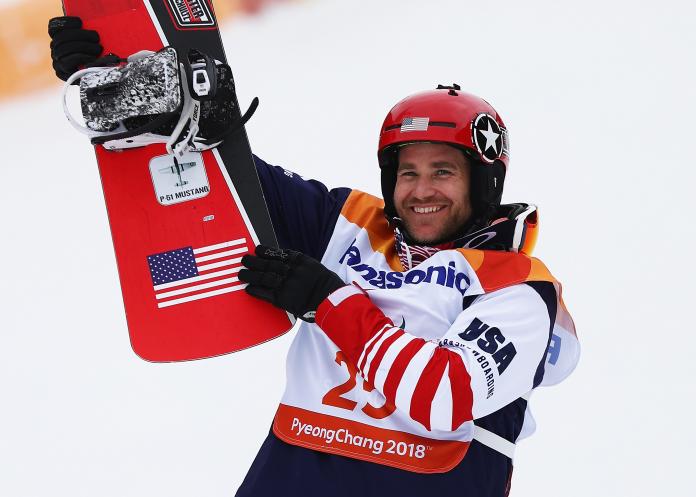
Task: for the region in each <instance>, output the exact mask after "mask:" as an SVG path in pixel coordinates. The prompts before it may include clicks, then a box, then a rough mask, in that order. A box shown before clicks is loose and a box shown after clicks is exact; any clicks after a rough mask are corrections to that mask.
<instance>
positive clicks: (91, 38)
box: [48, 16, 103, 81]
mask: <svg viewBox="0 0 696 497" xmlns="http://www.w3.org/2000/svg"><path fill="white" fill-rule="evenodd" d="M48 35H49V36H50V37H51V59H53V69H54V70H55V71H56V76H58V77H59V78H60V79H62V80H63V81H65V80H67V79H68V78H69V77H70V75H71V74H73V73H74V72H75V71H77V70H78V69H80V66H84V65H85V64H89V63H90V62H94V61H95V60H96V59H97V57H99V54H100V53H102V50H103V47H102V46H101V45H100V44H99V33H97V32H96V31H92V30H89V29H82V19H80V18H79V17H71V16H63V17H54V18H53V19H51V20H50V21H48Z"/></svg>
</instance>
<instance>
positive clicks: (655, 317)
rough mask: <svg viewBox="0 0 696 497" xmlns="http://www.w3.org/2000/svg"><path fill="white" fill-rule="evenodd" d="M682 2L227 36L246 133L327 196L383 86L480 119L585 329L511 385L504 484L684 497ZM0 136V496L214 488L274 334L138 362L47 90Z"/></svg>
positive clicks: (258, 26)
mask: <svg viewBox="0 0 696 497" xmlns="http://www.w3.org/2000/svg"><path fill="white" fill-rule="evenodd" d="M4 3H9V2H7V1H5V2H4ZM695 13H696V7H694V4H693V3H692V2H688V1H686V0H684V1H678V0H663V1H661V2H636V1H622V0H604V1H596V0H585V1H583V2H559V1H550V0H549V1H542V0H530V1H526V2H515V1H500V2H495V3H494V2H481V1H476V2H475V1H471V0H457V1H454V0H431V1H429V2H422V1H417V0H379V1H377V0H371V1H368V0H353V1H351V2H348V1H346V0H343V1H340V0H322V1H318V0H316V1H313V2H306V3H298V4H291V5H286V6H277V7H274V8H273V9H271V10H269V11H267V12H265V13H263V14H262V15H261V16H259V17H255V18H239V19H236V20H235V21H233V22H231V23H228V24H227V25H226V26H225V29H224V33H223V37H224V40H225V45H226V48H227V53H228V56H229V60H230V64H231V66H232V68H233V70H234V71H235V75H236V80H237V83H238V86H239V94H240V101H241V102H242V105H245V104H246V103H248V102H250V101H251V98H252V97H253V96H256V95H258V96H259V97H260V98H261V107H260V108H259V111H258V112H257V114H256V115H255V117H254V118H253V119H252V121H251V123H250V124H249V125H248V132H249V136H250V140H251V143H252V147H253V149H254V150H255V151H256V153H258V154H259V155H260V156H262V157H263V158H265V159H266V160H267V161H270V162H271V163H276V164H280V165H283V166H285V167H287V168H289V169H292V170H295V171H297V172H299V173H300V174H302V175H303V176H305V177H314V178H317V179H320V180H322V181H324V182H325V183H327V184H328V185H329V186H344V185H345V186H353V187H356V188H360V189H363V190H367V191H369V192H372V193H378V172H377V164H376V146H377V138H378V133H379V128H380V124H381V122H382V119H383V118H384V115H385V114H386V112H387V111H388V109H389V108H390V107H391V106H392V105H393V104H394V103H396V101H398V100H399V99H401V98H402V97H403V96H405V95H408V94H410V93H413V92H415V91H419V90H422V89H429V88H432V87H434V85H436V84H437V83H451V82H453V81H456V82H459V83H460V84H461V85H462V86H463V87H464V88H465V89H467V90H468V91H470V92H472V93H476V94H479V95H481V96H484V97H485V98H486V99H488V100H489V101H490V102H491V103H492V104H493V105H494V106H495V107H496V108H497V109H498V110H499V111H500V112H501V114H502V115H503V118H504V119H505V121H506V124H507V125H508V128H509V130H510V136H511V142H512V162H511V169H510V171H509V175H508V178H507V181H506V194H505V197H504V200H505V201H508V202H509V201H527V202H533V203H536V204H538V205H539V206H540V213H541V222H542V224H541V233H540V240H539V244H538V247H537V250H536V255H537V256H539V257H540V258H541V259H542V260H544V261H545V262H546V264H547V265H548V266H549V267H550V268H551V270H552V271H553V273H554V274H555V276H556V277H557V278H559V279H560V280H561V281H563V282H564V284H565V294H564V295H565V300H566V303H567V304H568V306H569V308H570V310H571V312H572V313H573V315H574V317H575V321H576V325H577V328H578V333H579V336H580V339H581V343H582V345H583V356H582V358H581V362H580V365H579V367H578V369H577V370H576V371H575V373H574V374H573V375H572V376H571V377H570V378H569V379H568V380H567V381H566V382H564V383H562V384H561V385H560V386H557V387H553V388H549V389H543V390H540V391H538V392H537V393H536V394H535V396H534V398H533V401H532V407H533V410H534V413H535V416H536V419H537V422H538V426H539V428H538V431H537V433H536V434H535V435H534V436H533V437H532V438H531V439H528V440H526V441H524V442H522V443H521V444H520V446H519V447H518V452H517V457H516V464H515V473H514V477H513V490H512V495H513V496H516V497H520V496H534V497H542V496H558V495H563V496H568V497H570V496H582V497H586V496H587V495H602V496H604V495H607V496H609V495H619V494H621V495H631V496H654V495H658V494H659V495H687V494H690V489H691V487H692V486H693V485H692V478H691V474H690V472H691V471H692V459H693V455H692V449H693V446H694V443H696V436H695V435H694V433H695V432H694V429H693V428H692V423H693V421H692V418H691V416H690V414H691V411H693V408H694V393H695V390H696V389H694V386H693V383H692V381H693V379H694V377H695V374H694V373H696V367H695V366H694V364H693V362H692V357H693V350H694V349H695V348H696V338H695V334H694V331H695V329H694V328H695V327H694V324H693V307H692V306H693V300H694V297H696V293H695V292H694V289H693V284H692V280H693V279H694V277H695V276H696V271H695V268H694V262H693V256H692V252H693V247H694V244H695V243H696V230H695V228H694V222H693V215H691V214H689V211H688V209H687V202H688V200H689V199H690V198H691V195H690V193H691V189H692V186H693V184H694V182H695V181H696V174H695V173H694V167H695V166H696V164H695V163H694V159H693V157H692V156H691V154H690V151H691V148H692V145H690V144H691V143H692V134H693V132H692V129H693V125H692V123H691V119H690V118H691V117H692V116H693V115H694V114H695V113H696V77H695V71H696V68H695V67H694V57H693V53H692V51H691V50H692V47H693V46H696V35H695V34H694V33H695V32H696V30H695V27H696V26H694V24H695V23H694V18H695V17H694V14H695ZM47 43H48V41H47ZM0 126H1V129H2V137H3V142H4V147H3V160H2V162H1V163H0V178H2V184H3V187H2V193H1V194H0V239H1V240H2V243H1V244H0V260H1V261H2V273H1V276H0V354H2V358H1V359H0V495H2V496H6V497H29V496H32V497H34V496H42V497H43V496H71V497H78V496H90V497H91V496H94V495H99V496H102V497H110V496H114V497H115V496H118V497H125V496H133V497H139V496H146V495H151V496H159V495H162V496H164V495H166V496H169V497H175V496H189V495H205V496H211V497H213V496H229V495H233V494H234V491H235V489H236V488H237V487H238V486H239V484H240V483H241V481H242V479H243V477H244V475H245V473H246V471H247V469H248V467H249V465H250V464H251V461H252V460H253V458H254V456H255V454H256V451H257V449H258V447H259V446H260V444H261V442H262V440H263V439H264V437H265V435H266V433H267V431H268V428H269V426H270V423H271V420H272V416H273V413H274V411H275V407H276V405H277V401H278V400H279V398H280V395H281V393H282V389H283V385H284V356H285V352H286V350H287V348H288V345H289V343H290V340H291V338H292V333H290V334H288V335H286V336H285V337H283V338H281V339H278V340H275V341H273V342H271V343H268V344H266V345H264V346H262V347H257V348H255V349H253V350H248V351H245V352H241V353H238V354H235V355H232V356H226V357H221V358H216V359H211V360H205V361H198V362H192V363H184V364H167V365H161V364H160V365H158V364H149V363H146V362H144V361H142V360H140V359H138V358H137V357H136V356H135V354H133V353H132V351H131V350H130V345H129V342H128V335H127V330H126V325H125V319H124V315H123V307H122V301H121V296H120V291H119V288H118V280H117V273H116V266H115V259H114V256H113V252H112V245H111V239H110V235H109V230H108V224H107V218H106V212H105V209H104V205H103V199H102V194H101V187H100V183H99V177H98V174H97V169H96V167H95V165H94V162H93V151H92V148H91V147H90V146H89V144H88V143H87V141H86V139H85V138H84V137H82V136H81V135H78V134H77V133H75V132H74V131H73V130H72V128H71V127H70V126H69V125H68V123H67V122H66V121H65V119H64V117H63V116H62V113H61V109H60V104H59V89H58V88H57V87H56V88H54V89H52V90H50V91H47V92H45V93H43V94H37V95H32V96H29V97H25V98H22V99H20V100H15V101H13V102H10V103H5V104H3V105H2V106H1V107H0ZM689 330H691V331H689ZM329 492H330V490H328V489H327V494H328V493H329Z"/></svg>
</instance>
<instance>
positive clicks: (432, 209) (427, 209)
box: [413, 206, 442, 214]
mask: <svg viewBox="0 0 696 497" xmlns="http://www.w3.org/2000/svg"><path fill="white" fill-rule="evenodd" d="M440 209H442V206H439V207H414V208H413V210H414V211H416V213H418V214H429V213H431V212H437V211H439V210H440Z"/></svg>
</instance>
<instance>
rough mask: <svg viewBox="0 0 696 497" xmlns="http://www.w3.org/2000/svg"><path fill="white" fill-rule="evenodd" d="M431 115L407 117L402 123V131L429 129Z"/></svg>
mask: <svg viewBox="0 0 696 497" xmlns="http://www.w3.org/2000/svg"><path fill="white" fill-rule="evenodd" d="M428 122H430V118H429V117H406V118H404V120H403V121H402V123H401V132H402V133H405V132H407V131H428Z"/></svg>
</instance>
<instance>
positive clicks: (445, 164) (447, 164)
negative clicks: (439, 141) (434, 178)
mask: <svg viewBox="0 0 696 497" xmlns="http://www.w3.org/2000/svg"><path fill="white" fill-rule="evenodd" d="M431 166H433V167H447V168H451V169H457V165H456V164H455V163H453V162H450V161H446V160H442V161H437V162H433V163H432V164H431Z"/></svg>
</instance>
